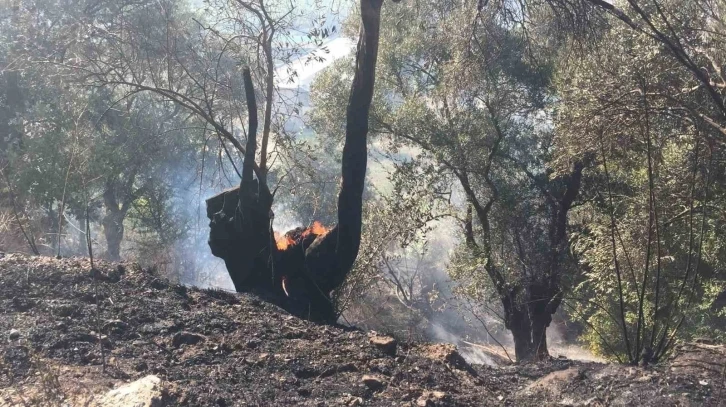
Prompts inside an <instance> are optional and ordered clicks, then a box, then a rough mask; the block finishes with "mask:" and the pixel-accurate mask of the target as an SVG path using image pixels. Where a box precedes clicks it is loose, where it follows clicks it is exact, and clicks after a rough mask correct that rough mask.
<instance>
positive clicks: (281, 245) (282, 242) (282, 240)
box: [275, 221, 330, 250]
mask: <svg viewBox="0 0 726 407" xmlns="http://www.w3.org/2000/svg"><path fill="white" fill-rule="evenodd" d="M329 231H330V230H329V229H328V228H326V227H325V226H323V224H322V223H320V222H318V221H315V222H313V224H312V226H310V227H309V228H307V229H305V230H304V231H303V232H302V234H301V235H300V237H299V238H298V239H304V238H306V237H308V236H310V235H311V234H312V235H315V236H322V235H325V234H326V233H328V232H329ZM275 244H276V245H277V248H278V249H279V250H287V248H288V247H290V246H292V245H294V244H295V239H293V238H292V237H291V236H290V235H288V234H284V235H281V234H279V233H275Z"/></svg>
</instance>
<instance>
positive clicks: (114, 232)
mask: <svg viewBox="0 0 726 407" xmlns="http://www.w3.org/2000/svg"><path fill="white" fill-rule="evenodd" d="M124 218H125V216H124V214H123V213H122V212H121V211H119V210H116V211H114V210H109V208H106V215H105V216H104V217H103V220H102V221H101V223H102V225H103V235H104V236H105V237H106V248H107V251H106V256H107V257H108V259H109V260H111V261H119V260H121V242H122V241H123V239H124Z"/></svg>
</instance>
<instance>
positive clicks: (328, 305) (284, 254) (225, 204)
mask: <svg viewBox="0 0 726 407" xmlns="http://www.w3.org/2000/svg"><path fill="white" fill-rule="evenodd" d="M382 3H383V0H361V2H360V7H361V19H362V27H361V34H360V38H359V41H358V51H357V55H356V69H355V75H354V77H353V85H352V87H351V91H350V99H349V101H348V109H347V125H346V134H345V145H344V147H343V158H342V187H341V191H340V194H339V196H338V225H336V226H335V227H333V228H332V230H330V231H329V232H328V233H327V234H324V235H314V234H307V235H303V234H301V233H298V240H297V241H296V243H295V244H294V245H293V246H292V247H290V248H287V249H286V250H280V249H278V248H277V246H276V244H275V240H274V231H273V221H274V215H273V214H272V211H271V207H272V195H271V194H270V191H269V188H268V186H267V185H266V183H265V179H266V177H265V174H264V173H265V169H264V168H262V169H261V170H259V171H258V170H257V169H256V167H255V162H254V157H255V152H256V137H257V135H256V130H257V104H256V101H255V97H254V90H253V89H252V80H251V77H250V74H249V69H246V70H245V71H244V79H245V93H246V95H247V105H248V109H249V121H250V123H249V134H248V140H247V146H246V148H245V162H244V164H243V170H242V181H241V182H240V186H239V187H238V188H234V189H231V190H228V191H224V192H222V193H221V194H219V195H217V196H214V197H212V198H210V199H208V200H207V216H208V217H209V219H210V220H211V222H210V236H209V245H210V248H211V250H212V254H214V255H215V256H217V257H221V258H222V259H224V261H225V264H226V266H227V271H228V272H229V275H230V277H231V279H232V282H233V283H234V286H235V289H236V290H237V291H250V292H253V293H256V294H257V295H259V296H260V297H262V298H264V299H266V300H268V301H270V302H273V303H275V304H277V305H279V306H281V307H282V308H284V309H286V310H288V311H289V312H291V313H293V314H295V315H298V316H300V317H304V318H307V319H311V320H316V321H320V322H329V323H332V322H335V319H336V315H335V312H334V309H333V305H332V301H331V299H330V292H331V291H332V290H334V289H335V288H337V287H339V286H340V285H341V284H342V283H343V282H344V281H345V278H346V276H347V275H348V273H349V272H350V270H351V268H352V266H353V262H354V261H355V259H356V257H357V255H358V250H359V247H360V239H361V224H362V211H363V187H364V182H365V173H366V165H367V148H366V146H367V135H368V115H369V111H370V105H371V100H372V98H373V86H374V79H375V68H376V59H377V55H378V37H379V26H380V11H381V5H382ZM253 172H257V175H258V177H257V179H254V177H253Z"/></svg>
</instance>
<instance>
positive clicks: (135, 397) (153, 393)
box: [94, 375, 162, 407]
mask: <svg viewBox="0 0 726 407" xmlns="http://www.w3.org/2000/svg"><path fill="white" fill-rule="evenodd" d="M161 405H162V386H161V379H159V378H158V377H157V376H154V375H149V376H146V377H143V378H141V379H139V380H137V381H135V382H131V383H129V384H126V385H123V386H121V387H119V388H117V389H113V390H111V391H109V392H108V393H106V394H105V395H104V396H103V397H101V399H99V400H98V401H96V403H95V404H94V406H95V407H157V406H161Z"/></svg>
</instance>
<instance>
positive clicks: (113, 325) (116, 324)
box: [102, 319, 129, 335]
mask: <svg viewBox="0 0 726 407" xmlns="http://www.w3.org/2000/svg"><path fill="white" fill-rule="evenodd" d="M128 329H129V324H127V323H125V322H124V321H121V320H119V319H114V320H111V321H108V322H106V324H104V325H103V329H102V331H103V332H109V333H113V334H116V335H120V334H122V333H124V332H126V331H127V330H128Z"/></svg>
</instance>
